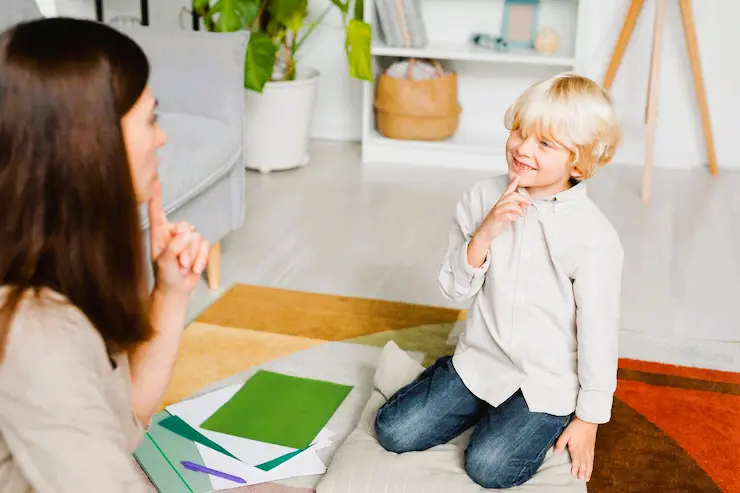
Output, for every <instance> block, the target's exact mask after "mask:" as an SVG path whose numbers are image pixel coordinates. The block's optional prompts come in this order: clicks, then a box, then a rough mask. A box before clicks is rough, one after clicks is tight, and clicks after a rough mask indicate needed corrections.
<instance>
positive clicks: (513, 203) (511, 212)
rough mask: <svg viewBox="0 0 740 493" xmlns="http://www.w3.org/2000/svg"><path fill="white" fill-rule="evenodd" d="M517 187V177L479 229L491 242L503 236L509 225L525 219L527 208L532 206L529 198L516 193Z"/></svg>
mask: <svg viewBox="0 0 740 493" xmlns="http://www.w3.org/2000/svg"><path fill="white" fill-rule="evenodd" d="M517 186H519V177H518V176H515V177H514V179H513V180H511V182H510V183H509V186H508V187H506V190H504V193H503V194H501V198H499V199H498V202H496V205H494V206H493V208H492V209H491V211H490V212H489V213H488V215H487V216H486V218H485V219H484V220H483V222H482V223H481V225H480V228H478V231H479V232H481V233H483V234H485V235H486V236H488V237H489V238H490V239H491V240H493V239H494V238H496V237H497V236H498V235H499V234H501V232H502V231H503V230H504V228H505V227H506V225H507V224H509V223H510V222H513V221H516V220H517V219H518V218H519V217H524V214H525V213H526V211H527V207H528V206H529V205H531V204H532V201H531V200H530V199H529V197H527V196H526V195H523V194H521V193H519V192H517V191H516V188H517Z"/></svg>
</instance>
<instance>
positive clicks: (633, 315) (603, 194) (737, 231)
mask: <svg viewBox="0 0 740 493" xmlns="http://www.w3.org/2000/svg"><path fill="white" fill-rule="evenodd" d="M312 147H313V149H312V161H311V163H310V164H309V165H308V167H306V168H303V169H299V170H294V171H287V172H278V173H272V174H269V175H260V174H258V173H253V172H248V173H247V219H246V223H245V224H244V226H243V227H242V228H241V229H240V230H239V231H237V232H235V233H233V234H232V235H230V236H229V237H227V238H226V239H225V240H224V241H223V243H222V256H223V257H222V284H223V288H225V289H227V288H228V286H229V285H231V284H232V283H235V282H239V283H247V284H256V285H264V286H274V287H282V288H288V289H297V290H306V291H314V292H321V293H331V294H341V295H348V296H360V297H369V298H380V299H389V300H399V301H407V302H416V303H423V304H433V305H445V306H449V305H450V304H449V302H447V301H446V300H444V298H442V296H441V294H440V292H439V290H438V289H437V285H436V276H437V269H438V267H439V262H440V260H441V258H442V254H443V251H444V248H445V244H446V240H447V232H448V229H449V226H450V224H451V218H452V214H453V211H454V207H455V203H456V201H457V200H458V199H459V197H460V196H461V194H462V192H463V190H464V189H465V188H466V187H467V186H468V185H469V184H470V183H471V182H473V181H475V180H477V179H480V178H483V177H484V176H485V174H484V173H480V172H470V171H456V170H441V169H428V168H424V167H410V166H397V167H396V166H384V167H370V168H368V167H363V166H362V165H361V163H360V159H359V147H358V146H357V145H353V144H341V143H331V142H316V143H314V144H313V146H312ZM640 173H641V170H640V169H639V168H630V167H622V166H619V165H613V166H611V167H606V168H604V169H602V170H600V171H599V172H598V173H597V175H596V177H595V178H593V179H592V180H591V182H589V187H590V188H589V189H590V195H591V197H592V198H593V200H594V201H595V202H596V203H597V204H599V206H601V207H602V209H603V210H604V212H605V213H606V214H607V216H608V217H609V218H610V219H611V220H612V222H613V223H614V225H615V226H616V228H617V229H618V231H619V232H620V235H621V238H622V242H623V244H624V247H625V252H626V259H625V279H624V291H623V310H622V336H621V344H620V352H621V355H622V356H624V357H632V358H638V359H645V360H653V361H661V362H668V363H675V364H683V365H689V366H701V367H707V368H717V369H725V370H732V371H740V198H737V191H738V190H739V189H740V173H737V172H735V173H732V172H729V171H727V172H725V171H723V172H722V173H721V174H720V176H719V177H716V178H712V177H710V176H709V174H708V173H707V172H706V171H705V170H696V171H691V172H689V171H667V170H658V171H657V173H656V176H655V189H654V195H653V201H652V203H651V204H649V205H647V206H645V205H643V204H641V202H640V200H639V190H640ZM217 296H218V294H217V293H210V292H208V290H207V289H206V288H205V284H203V285H201V286H199V287H198V288H197V290H196V293H195V295H194V297H193V301H192V304H191V305H192V306H191V310H190V312H191V316H195V315H196V314H197V313H198V312H199V311H201V310H202V309H203V308H204V307H206V306H207V305H208V304H209V303H211V302H212V301H213V300H214V299H216V297H217Z"/></svg>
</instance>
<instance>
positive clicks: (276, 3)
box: [268, 0, 308, 31]
mask: <svg viewBox="0 0 740 493" xmlns="http://www.w3.org/2000/svg"><path fill="white" fill-rule="evenodd" d="M268 8H269V9H270V13H271V14H272V15H273V17H275V19H276V20H277V21H278V22H280V23H282V24H284V25H285V27H287V28H288V29H290V30H291V31H299V30H300V29H301V27H302V26H303V19H304V18H305V17H306V10H307V9H308V0H271V1H270V3H269V4H268Z"/></svg>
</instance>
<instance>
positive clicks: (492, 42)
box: [470, 33, 509, 52]
mask: <svg viewBox="0 0 740 493" xmlns="http://www.w3.org/2000/svg"><path fill="white" fill-rule="evenodd" d="M470 42H471V43H473V44H474V45H475V46H478V47H480V48H487V49H489V50H495V51H501V52H507V51H509V44H508V43H507V42H506V40H505V39H504V38H502V37H500V36H498V37H496V36H491V35H490V34H485V33H474V34H473V35H472V36H471V37H470Z"/></svg>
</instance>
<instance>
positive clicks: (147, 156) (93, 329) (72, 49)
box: [0, 18, 208, 493]
mask: <svg viewBox="0 0 740 493" xmlns="http://www.w3.org/2000/svg"><path fill="white" fill-rule="evenodd" d="M148 78H149V63H148V61H147V58H146V56H145V55H144V53H143V52H142V50H141V49H140V48H139V47H138V46H137V45H136V43H134V42H133V41H132V40H131V39H130V38H128V37H127V36H125V35H123V34H121V33H119V32H118V31H115V30H114V29H112V28H110V27H107V26H105V25H102V24H98V23H94V22H91V21H83V20H72V19H64V18H52V19H44V20H38V21H33V22H28V23H23V24H19V25H17V26H15V27H13V28H11V29H10V30H9V31H7V32H5V33H3V34H2V35H0V355H1V356H0V358H1V359H0V491H3V492H5V493H15V492H24V493H25V492H27V491H29V490H30V491H37V492H68V491H69V492H72V491H74V492H91V491H105V492H106V493H113V492H122V491H137V490H138V488H139V486H138V485H137V475H136V474H135V473H134V470H133V468H132V466H131V457H130V454H131V452H132V451H133V450H134V449H135V448H136V446H137V444H138V443H139V441H140V439H141V436H142V431H143V429H144V427H146V426H147V425H148V423H149V420H150V418H151V416H152V414H153V413H154V412H155V411H156V410H157V409H158V407H159V405H160V402H161V399H162V396H163V393H164V391H165V389H166V386H167V384H168V382H169V379H170V375H171V371H172V366H173V364H174V361H175V356H176V353H177V348H178V345H179V342H180V336H181V332H182V328H183V325H184V321H185V312H186V305H187V300H188V298H189V296H190V293H191V291H192V289H193V287H194V286H195V285H196V283H197V282H198V279H199V278H200V274H201V273H202V271H203V270H204V268H205V266H206V265H205V264H206V262H207V254H208V243H207V242H206V241H205V240H204V239H203V238H202V237H201V236H200V235H199V234H198V233H197V232H195V231H194V228H192V227H191V226H190V225H188V224H186V223H179V224H170V223H168V222H167V220H166V218H165V215H164V212H163V209H162V199H161V185H160V183H159V180H158V178H157V167H158V160H157V154H156V150H157V148H158V147H160V146H161V145H163V144H164V143H165V140H166V136H165V134H164V132H163V131H162V130H161V129H160V128H159V127H158V125H157V122H156V115H155V107H156V100H155V98H154V95H153V94H152V91H151V88H150V87H149V85H148ZM143 203H147V204H148V207H149V216H150V222H151V229H150V238H151V241H150V245H149V248H150V249H151V258H152V259H153V264H154V273H155V287H154V289H153V290H152V292H151V293H149V292H148V288H147V281H146V266H145V257H146V256H145V251H144V250H143V248H144V245H143V235H142V231H141V218H140V217H139V212H138V210H139V209H138V206H139V204H143Z"/></svg>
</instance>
